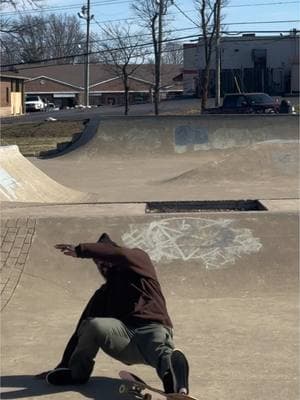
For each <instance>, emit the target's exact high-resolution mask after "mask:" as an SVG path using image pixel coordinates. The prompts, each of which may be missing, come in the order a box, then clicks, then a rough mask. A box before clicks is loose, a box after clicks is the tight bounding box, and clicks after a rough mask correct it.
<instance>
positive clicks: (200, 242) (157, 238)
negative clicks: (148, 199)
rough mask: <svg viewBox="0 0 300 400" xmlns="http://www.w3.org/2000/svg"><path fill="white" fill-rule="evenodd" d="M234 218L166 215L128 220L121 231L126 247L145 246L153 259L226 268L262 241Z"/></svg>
mask: <svg viewBox="0 0 300 400" xmlns="http://www.w3.org/2000/svg"><path fill="white" fill-rule="evenodd" d="M235 223H236V221H235V220H231V219H205V218H177V217H174V218H167V219H161V220H155V221H152V222H150V223H142V224H130V225H129V230H128V231H127V232H125V233H124V234H123V235H122V240H123V242H124V244H125V245H126V246H128V247H139V248H141V249H143V250H145V251H146V252H147V253H148V254H149V255H150V257H151V259H152V260H153V261H155V262H160V263H167V262H171V261H175V260H183V261H189V260H198V261H199V263H200V264H201V265H203V266H204V267H205V268H206V269H208V270H211V269H220V268H226V267H229V266H230V265H233V264H235V261H236V259H237V258H240V257H242V256H243V255H246V254H252V253H256V252H258V251H259V250H260V249H261V247H262V244H261V243H260V240H259V238H256V237H254V236H253V234H252V231H251V230H250V229H248V228H238V227H235Z"/></svg>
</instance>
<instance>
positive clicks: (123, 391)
mask: <svg viewBox="0 0 300 400" xmlns="http://www.w3.org/2000/svg"><path fill="white" fill-rule="evenodd" d="M126 392H127V389H126V386H125V385H123V384H122V385H120V386H119V393H120V394H123V393H126Z"/></svg>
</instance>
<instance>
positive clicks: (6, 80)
mask: <svg viewBox="0 0 300 400" xmlns="http://www.w3.org/2000/svg"><path fill="white" fill-rule="evenodd" d="M25 79H26V78H25V77H22V76H19V74H17V73H8V72H7V73H6V72H3V73H2V72H1V73H0V116H1V117H4V116H5V117H7V116H10V115H21V114H23V113H24V81H25Z"/></svg>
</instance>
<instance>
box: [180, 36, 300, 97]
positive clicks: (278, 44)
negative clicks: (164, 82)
mask: <svg viewBox="0 0 300 400" xmlns="http://www.w3.org/2000/svg"><path fill="white" fill-rule="evenodd" d="M215 60H216V58H215V52H213V57H212V62H211V70H210V85H209V87H210V95H211V96H214V93H215V76H216V74H215V64H216V61H215ZM220 64H221V95H223V94H225V93H233V92H237V91H244V92H266V93H269V94H271V95H288V94H297V93H299V35H298V34H297V32H296V31H295V30H293V31H291V33H290V34H289V35H280V36H256V35H255V34H246V35H242V36H236V37H228V36H226V37H222V38H221V40H220ZM204 67H205V54H204V43H203V40H200V41H199V42H198V43H187V44H184V70H183V89H184V94H185V95H196V96H199V94H200V92H201V91H200V82H201V74H202V73H203V70H204Z"/></svg>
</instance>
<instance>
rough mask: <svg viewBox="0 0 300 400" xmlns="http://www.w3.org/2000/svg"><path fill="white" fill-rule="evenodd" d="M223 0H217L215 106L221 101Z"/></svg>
mask: <svg viewBox="0 0 300 400" xmlns="http://www.w3.org/2000/svg"><path fill="white" fill-rule="evenodd" d="M221 1H222V0H219V1H217V4H216V11H215V26H216V76H215V83H216V93H215V106H216V107H219V106H220V103H221V51H220V50H221V49H220V19H221Z"/></svg>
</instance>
